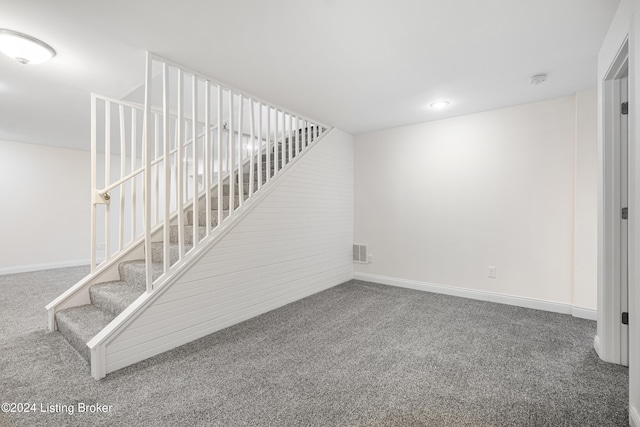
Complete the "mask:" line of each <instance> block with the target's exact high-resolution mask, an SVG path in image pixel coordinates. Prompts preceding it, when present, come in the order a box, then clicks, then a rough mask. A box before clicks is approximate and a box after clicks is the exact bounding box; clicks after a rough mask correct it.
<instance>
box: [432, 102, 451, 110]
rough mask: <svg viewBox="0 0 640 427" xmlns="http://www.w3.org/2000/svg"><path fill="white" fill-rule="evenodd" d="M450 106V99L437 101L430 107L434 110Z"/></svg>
mask: <svg viewBox="0 0 640 427" xmlns="http://www.w3.org/2000/svg"><path fill="white" fill-rule="evenodd" d="M448 106H449V101H436V102H432V103H431V104H429V108H432V109H434V110H442V109H443V108H447V107H448Z"/></svg>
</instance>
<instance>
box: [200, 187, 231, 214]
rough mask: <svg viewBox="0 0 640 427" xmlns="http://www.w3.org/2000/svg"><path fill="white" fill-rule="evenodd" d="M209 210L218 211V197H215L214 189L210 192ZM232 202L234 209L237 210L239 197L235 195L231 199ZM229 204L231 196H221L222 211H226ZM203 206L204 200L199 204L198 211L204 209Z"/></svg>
mask: <svg viewBox="0 0 640 427" xmlns="http://www.w3.org/2000/svg"><path fill="white" fill-rule="evenodd" d="M211 194H212V196H211V208H212V209H218V196H217V191H216V189H213V190H212V191H211ZM233 201H234V209H235V208H237V207H238V206H240V196H239V195H236V196H235V197H234V198H233ZM230 202H231V196H229V195H226V196H222V209H224V210H228V209H229V203H230ZM205 207H206V206H205V204H204V199H203V200H202V201H201V202H200V210H203V209H204V208H205Z"/></svg>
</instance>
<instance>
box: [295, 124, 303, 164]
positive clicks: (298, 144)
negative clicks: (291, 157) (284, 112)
mask: <svg viewBox="0 0 640 427" xmlns="http://www.w3.org/2000/svg"><path fill="white" fill-rule="evenodd" d="M301 139H302V133H301V130H300V117H298V116H296V156H297V155H298V154H300V150H301V149H302V142H301Z"/></svg>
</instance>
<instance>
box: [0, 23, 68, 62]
mask: <svg viewBox="0 0 640 427" xmlns="http://www.w3.org/2000/svg"><path fill="white" fill-rule="evenodd" d="M0 52H2V53H4V54H5V55H7V56H8V57H10V58H13V59H14V60H15V61H17V62H18V63H19V64H20V65H22V66H24V65H27V64H41V63H43V62H46V61H48V60H49V59H51V58H53V57H54V56H56V51H55V50H54V49H53V48H52V47H51V46H49V45H48V44H46V43H45V42H43V41H42V40H38V39H37V38H35V37H31V36H30V35H27V34H23V33H19V32H17V31H13V30H6V29H2V28H0Z"/></svg>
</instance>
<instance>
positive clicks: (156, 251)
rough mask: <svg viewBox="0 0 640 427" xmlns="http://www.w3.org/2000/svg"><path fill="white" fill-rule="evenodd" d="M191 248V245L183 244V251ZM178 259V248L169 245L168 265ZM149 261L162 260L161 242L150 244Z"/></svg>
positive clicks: (159, 261) (162, 245) (162, 248)
mask: <svg viewBox="0 0 640 427" xmlns="http://www.w3.org/2000/svg"><path fill="white" fill-rule="evenodd" d="M189 249H191V245H185V252H186V251H188V250H189ZM178 259H180V248H178V246H176V245H174V244H172V245H169V262H170V265H173V264H175V263H176V262H178ZM151 262H154V263H156V262H157V263H162V262H164V244H163V243H162V242H154V243H152V244H151Z"/></svg>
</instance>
